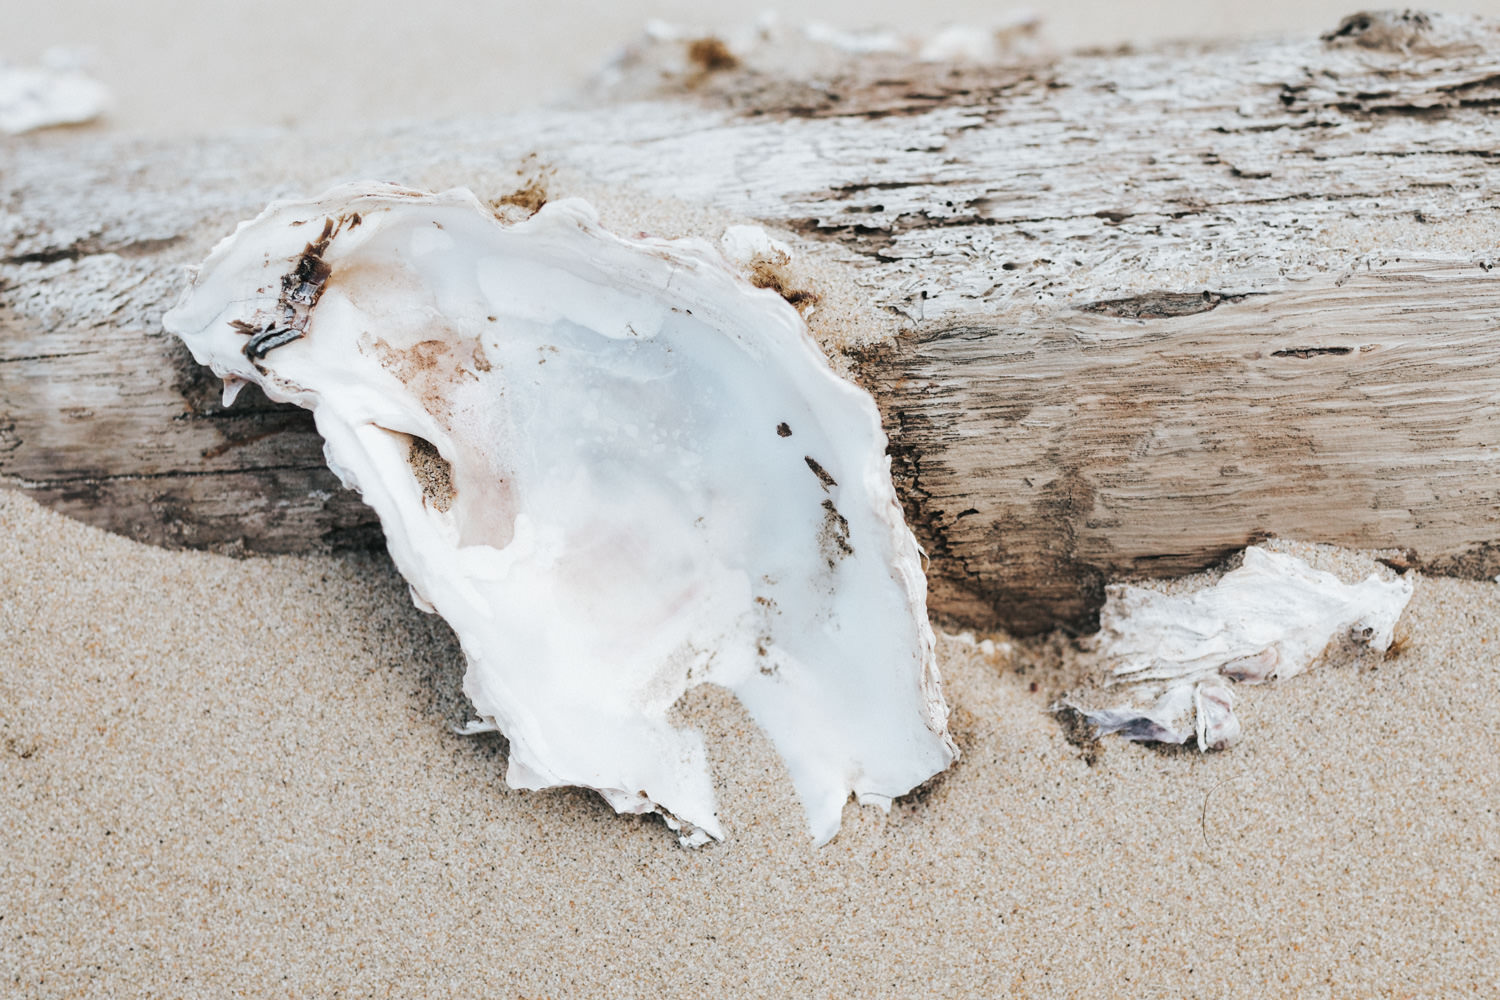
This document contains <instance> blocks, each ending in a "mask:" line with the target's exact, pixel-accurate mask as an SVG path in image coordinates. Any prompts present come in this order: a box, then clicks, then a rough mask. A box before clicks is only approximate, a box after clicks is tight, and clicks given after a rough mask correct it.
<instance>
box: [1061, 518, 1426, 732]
mask: <svg viewBox="0 0 1500 1000" xmlns="http://www.w3.org/2000/svg"><path fill="white" fill-rule="evenodd" d="M1411 595H1412V581H1411V580H1410V579H1409V578H1406V577H1400V578H1397V579H1394V580H1383V579H1381V578H1380V577H1379V576H1375V575H1371V576H1370V577H1369V578H1367V579H1365V580H1362V581H1361V582H1359V583H1356V584H1346V583H1343V582H1342V581H1340V580H1339V579H1338V577H1336V576H1334V575H1333V574H1332V573H1325V572H1322V571H1319V570H1315V569H1313V568H1312V567H1310V566H1309V565H1307V563H1305V562H1303V561H1302V560H1301V559H1298V558H1297V557H1296V556H1292V555H1288V554H1286V553H1282V552H1273V551H1271V550H1269V549H1266V548H1262V547H1259V546H1256V547H1253V548H1249V549H1246V550H1245V558H1244V563H1243V564H1242V565H1241V566H1240V567H1239V568H1238V569H1235V570H1233V571H1231V572H1229V573H1226V574H1225V575H1224V576H1223V578H1222V579H1220V580H1219V581H1218V582H1217V583H1214V584H1212V585H1211V586H1208V587H1204V588H1202V589H1199V590H1195V591H1192V592H1190V593H1185V594H1166V593H1162V592H1160V591H1156V590H1151V589H1149V588H1146V587H1139V586H1135V585H1132V584H1117V585H1114V586H1111V587H1110V588H1109V589H1108V591H1107V593H1106V601H1105V605H1104V609H1103V611H1102V612H1101V613H1100V616H1099V625H1100V627H1099V633H1098V635H1097V637H1096V638H1095V655H1096V659H1097V662H1098V664H1099V666H1100V668H1101V671H1103V672H1105V673H1106V675H1107V677H1108V680H1107V682H1106V685H1105V686H1104V687H1103V688H1102V689H1101V690H1097V691H1093V692H1088V693H1086V694H1084V695H1082V696H1080V698H1081V700H1083V701H1086V702H1088V703H1089V704H1090V705H1094V706H1096V707H1084V706H1083V705H1082V704H1077V705H1074V707H1076V708H1078V709H1079V710H1080V711H1082V712H1083V714H1084V716H1085V717H1086V718H1087V719H1088V720H1089V721H1090V722H1092V723H1093V724H1094V725H1095V726H1097V727H1098V728H1099V732H1100V735H1106V734H1109V733H1118V734H1119V735H1121V736H1123V737H1125V738H1126V739H1129V740H1141V741H1154V742H1166V743H1186V742H1187V741H1188V740H1190V739H1194V740H1196V742H1197V745H1198V748H1199V749H1200V750H1222V749H1224V748H1225V747H1228V746H1229V745H1231V744H1233V743H1234V742H1236V741H1237V740H1238V739H1239V737H1240V723H1239V720H1238V719H1237V718H1236V717H1235V714H1234V698H1233V695H1232V694H1231V693H1230V688H1229V685H1230V684H1231V683H1236V682H1239V683H1248V684H1254V683H1260V682H1263V681H1268V680H1270V679H1272V678H1280V679H1284V678H1287V677H1292V676H1294V675H1296V674H1299V673H1301V672H1302V671H1303V670H1305V669H1307V667H1308V666H1309V665H1310V664H1311V663H1312V662H1313V661H1314V660H1316V659H1317V658H1318V656H1319V655H1321V654H1322V652H1323V650H1324V649H1325V648H1326V647H1327V646H1328V644H1329V643H1330V642H1332V641H1333V640H1335V639H1337V638H1338V637H1339V636H1341V635H1347V636H1349V637H1350V638H1352V639H1355V640H1358V641H1361V642H1365V643H1367V644H1368V645H1369V646H1370V647H1371V648H1372V649H1375V650H1385V649H1388V648H1390V645H1391V642H1392V640H1393V637H1394V635H1395V627H1396V622H1397V620H1398V619H1399V618H1400V617H1401V612H1402V611H1403V610H1404V609H1405V607H1406V603H1407V601H1409V600H1410V599H1411ZM1100 703H1106V704H1105V705H1104V707H1098V706H1099V705H1100ZM1107 703H1113V704H1107Z"/></svg>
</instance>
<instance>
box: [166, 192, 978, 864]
mask: <svg viewBox="0 0 1500 1000" xmlns="http://www.w3.org/2000/svg"><path fill="white" fill-rule="evenodd" d="M165 322H166V326H167V329H168V330H170V331H171V332H173V333H175V334H177V335H179V336H181V337H182V338H183V340H184V341H186V343H187V344H188V346H189V347H190V348H191V350H192V352H193V354H194V356H195V357H196V358H197V359H198V360H199V361H200V362H201V363H204V364H207V365H210V366H211V367H212V368H213V370H214V372H215V373H217V374H218V375H219V376H221V377H222V378H223V379H224V380H225V384H226V390H227V391H230V392H232V390H233V388H234V387H235V386H237V385H240V384H243V383H245V382H256V383H258V384H260V385H261V386H262V387H263V388H264V390H265V392H266V393H267V395H269V396H270V397H271V398H272V399H276V400H287V401H292V402H295V403H298V404H300V405H302V406H305V407H308V408H310V409H312V410H313V411H314V413H315V417H316V421H317V426H318V429H319V431H320V432H321V433H322V435H323V437H324V439H325V442H326V445H325V452H326V455H327V459H328V463H329V466H330V467H331V468H332V469H333V470H334V471H335V472H336V473H337V474H338V475H339V477H340V478H341V479H342V480H343V481H344V482H345V484H347V485H348V486H351V487H354V488H356V489H358V490H360V491H361V492H362V493H363V495H364V499H365V502H366V503H368V504H369V505H370V506H372V507H373V508H374V509H375V510H376V511H377V513H378V514H379V515H380V520H381V524H382V526H383V527H384V529H385V534H386V540H387V544H388V546H389V548H390V552H391V555H392V557H393V558H394V560H395V562H396V565H397V566H398V567H399V568H400V570H401V572H402V573H403V574H404V575H405V576H406V578H407V580H408V581H409V582H410V583H411V585H412V589H413V596H414V598H415V599H416V600H417V601H418V603H419V604H421V605H423V606H426V607H428V608H429V609H436V610H437V611H438V612H439V613H441V614H442V615H443V617H444V618H445V619H447V621H448V622H449V624H451V625H452V627H453V629H454V631H455V632H456V633H457V634H458V637H459V639H460V640H461V642H462V644H463V649H464V652H465V655H466V656H467V657H468V661H469V667H468V673H467V675H466V677H465V681H464V687H465V691H466V693H467V694H468V695H469V697H470V699H471V700H472V701H473V703H474V706H475V708H476V709H477V710H478V712H479V714H480V716H481V717H482V718H483V719H484V720H485V722H486V723H487V724H488V723H493V725H495V726H497V727H498V728H499V729H500V730H501V731H503V732H504V733H505V735H506V736H507V737H508V738H509V740H510V757H509V771H508V774H507V776H506V777H507V780H508V781H509V782H510V784H511V785H512V786H515V787H521V788H545V787H550V786H555V785H582V786H586V787H589V788H594V789H597V790H598V791H599V792H600V793H601V794H602V795H603V796H604V797H605V798H606V799H607V800H608V801H609V802H610V804H611V805H613V806H614V807H615V808H616V809H617V810H620V811H622V812H645V811H650V810H660V811H661V812H662V813H663V814H664V815H665V816H666V818H667V820H668V822H669V823H670V824H671V825H673V827H674V828H677V827H678V826H679V825H681V826H683V827H685V828H686V829H685V831H684V834H683V837H684V840H685V842H689V843H700V842H702V841H703V840H705V839H707V837H709V836H712V837H720V836H722V830H721V827H720V824H719V821H718V819H717V816H716V813H715V806H714V795H713V788H712V782H711V779H710V775H709V771H708V767H707V763H706V759H705V753H704V748H703V744H702V740H701V737H700V736H699V735H698V734H697V733H696V732H694V731H691V730H687V729H680V728H677V727H675V726H673V725H672V724H671V723H670V722H669V721H668V712H669V710H670V709H671V708H672V706H673V705H674V704H675V703H676V702H677V701H678V699H679V698H681V696H682V695H683V693H684V692H685V691H686V690H687V689H688V688H690V687H692V686H694V685H697V684H700V683H704V682H712V683H716V684H721V685H723V686H725V687H727V688H729V689H731V690H732V691H734V693H735V694H736V695H737V696H738V697H739V699H740V701H741V702H742V703H743V704H744V705H745V706H746V707H747V709H748V710H749V711H750V713H751V714H752V715H753V717H754V718H755V720H756V722H757V723H758V724H759V725H760V726H761V727H762V728H763V729H764V731H765V732H766V733H767V734H768V735H769V736H770V738H771V740H772V741H773V743H774V744H775V746H776V748H777V750H778V751H779V752H780V754H781V756H782V757H783V759H784V760H785V762H786V764H787V767H788V769H789V771H790V773H791V776H792V779H793V782H794V784H795V787H796V791H797V794H798V796H799V797H800V799H801V801H802V803H803V805H804V807H805V810H806V813H807V817H808V824H809V828H810V831H811V833H812V835H813V836H814V837H815V839H817V840H818V841H820V842H821V841H825V840H827V839H828V838H830V837H832V836H833V834H834V833H836V832H837V830H838V827H839V823H840V818H841V813H842V809H843V806H844V803H845V802H846V801H847V800H848V797H849V794H850V792H851V791H852V792H854V793H856V794H858V795H859V796H860V798H861V800H862V801H873V802H876V803H887V802H889V799H890V798H891V797H893V796H897V795H900V794H903V793H905V792H907V791H908V790H910V789H911V788H913V787H915V786H916V785H918V784H920V783H921V782H922V781H924V780H926V779H927V778H929V777H931V776H932V775H933V774H935V773H937V772H938V771H940V770H942V769H943V768H944V767H946V766H947V765H948V764H949V762H950V761H951V760H952V759H953V757H954V755H955V752H956V751H955V750H954V747H953V744H952V742H951V740H950V739H949V738H948V736H947V733H946V729H945V722H946V717H947V709H946V706H945V705H944V703H943V700H942V696H941V693H940V691H939V687H938V678H937V672H936V668H935V664H934V655H933V639H932V633H931V629H930V627H929V625H928V622H927V616H926V610H925V600H926V584H925V580H924V578H923V575H922V572H921V567H920V562H919V559H920V556H919V552H918V550H917V547H916V544H915V542H914V541H913V539H912V536H911V533H910V531H909V530H908V529H907V527H906V525H905V523H904V521H903V519H902V516H901V511H900V507H899V505H898V504H897V501H896V497H895V494H894V491H893V489H892V487H891V481H890V473H889V460H888V459H887V458H886V457H885V453H884V451H885V443H886V442H885V436H884V433H883V431H882V430H881V427H880V422H879V417H878V414H877V412H876V410H875V406H874V403H873V401H872V400H871V399H870V397H869V396H868V395H867V394H866V393H864V392H863V391H862V390H860V389H859V388H857V387H855V386H853V385H851V384H849V383H848V382H845V381H843V380H842V379H840V378H839V377H837V376H836V375H835V374H834V373H833V372H832V371H831V370H830V369H829V367H828V364H827V362H826V360H825V359H824V358H823V356H822V354H821V353H820V352H819V350H818V348H817V346H816V345H815V344H814V343H813V341H812V340H811V338H810V337H809V336H808V334H807V331H806V328H805V326H804V325H803V323H802V321H801V319H800V318H799V316H798V315H797V313H796V311H795V310H793V309H792V308H791V307H790V306H788V305H787V304H786V303H784V302H783V301H781V300H780V299H779V298H777V297H776V296H775V295H774V294H773V293H770V292H766V291H762V290H758V289H754V288H752V287H750V285H749V284H748V283H746V282H744V281H742V280H740V279H738V278H736V277H735V276H734V275H733V274H732V273H731V272H730V271H729V269H728V268H727V267H726V266H725V264H724V261H723V259H722V258H721V257H720V256H719V255H718V253H717V252H716V251H715V250H713V249H712V248H711V247H709V246H708V245H707V244H704V243H700V242H697V241H688V240H678V241H660V240H625V239H620V238H618V237H615V236H613V235H611V234H609V233H607V232H606V231H604V230H603V229H602V228H600V226H599V224H598V222H597V219H596V217H595V215H594V213H593V210H592V209H591V208H590V207H589V206H588V205H587V204H586V203H584V202H580V201H576V200H574V201H565V202H557V203H553V204H549V205H547V206H546V207H545V208H544V209H542V211H541V212H540V213H538V214H537V215H536V216H534V217H533V218H531V219H529V220H527V221H526V222H523V223H520V224H518V225H515V226H510V227H507V226H505V225H502V224H501V223H500V222H498V221H497V220H496V219H495V218H494V216H493V215H492V214H491V213H490V212H489V211H488V210H487V209H486V208H485V207H484V206H483V205H482V204H480V203H479V202H478V201H477V200H476V199H475V198H474V196H473V195H471V194H470V193H469V192H467V191H463V190H455V191H449V192H446V193H444V194H440V195H424V194H420V193H418V192H414V191H408V190H403V189H399V188H393V187H389V186H385V185H374V184H363V185H352V186H348V187H343V188H339V189H337V190H334V191H331V192H329V193H328V194H326V195H324V196H323V197H322V198H319V199H316V200H314V201H306V202H285V203H278V204H275V205H272V206H271V207H269V208H267V209H266V211H265V212H264V213H263V214H262V215H261V216H260V217H259V218H257V219H255V220H254V221H252V222H248V223H244V224H242V225H241V226H240V228H239V230H238V231H237V232H236V233H235V234H234V235H233V236H232V237H230V238H229V239H227V240H225V241H224V242H222V243H221V244H220V245H219V246H218V247H217V248H216V249H215V250H214V251H213V253H212V255H211V256H210V257H209V258H208V260H207V261H206V262H205V264H204V265H203V267H202V269H201V272H200V273H199V275H198V276H197V279H196V282H195V285H194V287H193V288H192V289H191V290H190V292H189V293H188V294H187V295H186V296H185V297H184V300H183V302H182V303H181V304H179V306H178V307H177V308H176V309H174V310H173V311H172V312H171V313H169V314H168V315H167V317H166V321H165Z"/></svg>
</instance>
